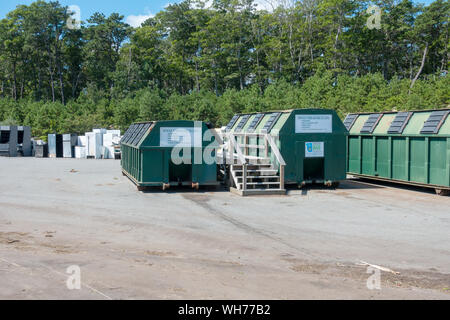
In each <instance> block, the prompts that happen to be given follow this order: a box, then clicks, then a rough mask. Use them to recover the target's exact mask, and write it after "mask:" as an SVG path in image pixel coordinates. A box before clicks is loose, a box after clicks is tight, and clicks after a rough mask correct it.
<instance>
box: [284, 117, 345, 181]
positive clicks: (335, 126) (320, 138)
mask: <svg viewBox="0 0 450 320" xmlns="http://www.w3.org/2000/svg"><path fill="white" fill-rule="evenodd" d="M296 115H331V116H332V132H331V133H295V117H296ZM346 136H347V129H346V128H345V127H344V124H343V123H342V121H341V119H340V118H339V117H338V115H337V114H336V112H335V111H333V110H326V109H296V110H293V111H292V112H290V113H289V116H288V118H287V119H286V121H285V122H284V125H283V126H282V128H281V129H280V133H279V137H280V152H281V154H282V156H283V158H284V160H285V161H286V167H285V183H287V184H289V183H297V184H300V183H302V182H303V181H316V182H323V181H339V180H344V179H345V178H346V174H345V172H346ZM307 142H323V143H324V157H317V158H306V157H305V144H306V143H307ZM292 150H295V152H292Z"/></svg>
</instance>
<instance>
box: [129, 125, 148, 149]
mask: <svg viewBox="0 0 450 320" xmlns="http://www.w3.org/2000/svg"><path fill="white" fill-rule="evenodd" d="M151 125H152V122H147V123H143V124H141V126H140V129H139V130H138V132H137V133H136V136H135V137H134V139H133V141H131V142H130V144H131V145H133V146H137V145H138V143H139V142H140V141H141V139H142V137H143V136H144V135H145V133H146V132H147V131H148V129H149V128H150V126H151Z"/></svg>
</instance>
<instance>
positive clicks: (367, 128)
mask: <svg viewBox="0 0 450 320" xmlns="http://www.w3.org/2000/svg"><path fill="white" fill-rule="evenodd" d="M382 116H383V115H382V114H381V113H374V114H371V115H370V116H369V118H368V119H367V120H366V122H365V123H364V125H363V127H362V129H361V133H372V132H373V130H374V129H375V127H376V126H377V124H378V121H380V119H381V117H382Z"/></svg>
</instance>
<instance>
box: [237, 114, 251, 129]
mask: <svg viewBox="0 0 450 320" xmlns="http://www.w3.org/2000/svg"><path fill="white" fill-rule="evenodd" d="M250 116H251V115H250V114H245V115H243V116H242V118H241V121H239V123H238V125H237V126H236V129H235V131H236V132H239V131H241V130H242V129H243V128H244V126H245V124H246V123H247V121H248V119H250Z"/></svg>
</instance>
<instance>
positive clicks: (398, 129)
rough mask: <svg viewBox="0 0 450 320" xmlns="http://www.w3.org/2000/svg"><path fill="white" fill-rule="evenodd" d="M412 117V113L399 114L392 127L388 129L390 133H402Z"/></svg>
mask: <svg viewBox="0 0 450 320" xmlns="http://www.w3.org/2000/svg"><path fill="white" fill-rule="evenodd" d="M411 116H412V112H399V113H397V115H396V116H395V119H394V121H392V123H391V126H390V127H389V129H388V133H402V132H403V130H404V129H405V127H406V125H407V124H408V121H409V119H410V118H411Z"/></svg>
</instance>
